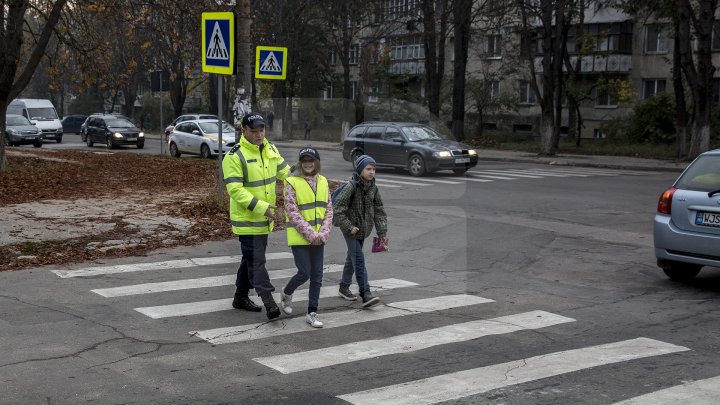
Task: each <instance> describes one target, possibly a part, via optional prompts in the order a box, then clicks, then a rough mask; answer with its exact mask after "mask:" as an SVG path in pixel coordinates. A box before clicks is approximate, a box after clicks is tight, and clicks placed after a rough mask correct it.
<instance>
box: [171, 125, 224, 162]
mask: <svg viewBox="0 0 720 405" xmlns="http://www.w3.org/2000/svg"><path fill="white" fill-rule="evenodd" d="M222 131H223V139H222V144H223V147H222V151H223V153H226V152H228V151H229V150H230V148H232V146H233V145H235V128H233V126H232V125H230V124H228V123H227V122H225V121H223V125H222ZM168 150H169V151H170V156H173V157H180V155H182V154H183V153H187V154H192V155H200V156H201V157H203V158H206V159H209V158H211V157H213V156H217V154H218V153H219V151H220V148H219V147H218V122H217V121H216V120H212V119H205V120H191V121H185V122H180V123H179V124H177V126H175V128H174V129H173V131H172V132H171V133H170V138H169V139H168Z"/></svg>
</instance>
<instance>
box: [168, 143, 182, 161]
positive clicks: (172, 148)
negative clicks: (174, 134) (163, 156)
mask: <svg viewBox="0 0 720 405" xmlns="http://www.w3.org/2000/svg"><path fill="white" fill-rule="evenodd" d="M170 156H172V157H176V158H179V157H180V152H179V151H178V148H177V145H175V142H170Z"/></svg>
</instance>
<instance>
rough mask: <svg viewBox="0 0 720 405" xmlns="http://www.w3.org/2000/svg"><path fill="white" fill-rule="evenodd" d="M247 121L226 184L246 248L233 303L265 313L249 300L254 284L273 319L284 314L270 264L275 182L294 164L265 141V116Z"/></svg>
mask: <svg viewBox="0 0 720 405" xmlns="http://www.w3.org/2000/svg"><path fill="white" fill-rule="evenodd" d="M241 125H242V128H243V134H242V136H240V141H239V142H238V143H237V144H236V145H235V146H234V147H233V148H232V149H231V150H230V152H228V154H227V156H225V158H224V159H223V163H222V169H223V176H224V179H225V187H226V188H227V191H228V193H229V194H230V223H231V225H232V231H233V233H234V234H235V235H238V239H239V240H240V249H241V251H242V260H241V261H240V268H238V272H237V279H236V281H235V286H236V287H237V289H236V291H235V297H234V299H233V303H232V305H233V307H234V308H237V309H245V310H248V311H253V312H260V311H261V308H260V307H259V306H257V305H255V303H254V302H253V301H252V300H251V299H250V298H248V291H249V290H250V288H253V287H254V288H255V291H256V292H257V294H258V296H260V298H261V299H262V301H263V304H264V305H265V310H266V312H267V317H268V319H270V320H272V319H275V318H277V317H279V316H280V309H279V308H278V306H277V304H276V303H275V300H274V299H273V297H272V292H273V291H275V287H273V285H272V284H271V283H270V277H269V275H268V272H267V269H266V268H265V250H266V248H267V241H268V234H269V233H270V232H272V229H273V217H274V214H275V199H276V195H275V182H276V181H277V180H278V179H279V180H285V178H287V176H288V172H289V171H290V166H289V165H288V164H287V163H285V160H284V159H283V157H282V156H280V153H279V152H278V150H277V148H275V145H273V144H271V143H270V142H268V141H267V139H265V120H263V117H262V116H261V115H260V114H258V113H255V112H251V113H248V114H245V116H243V118H242V121H241Z"/></svg>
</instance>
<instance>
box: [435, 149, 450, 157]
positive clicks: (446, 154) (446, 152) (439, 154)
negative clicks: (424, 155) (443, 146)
mask: <svg viewBox="0 0 720 405" xmlns="http://www.w3.org/2000/svg"><path fill="white" fill-rule="evenodd" d="M433 156H435V157H450V156H451V154H450V151H449V150H444V151H441V152H434V153H433Z"/></svg>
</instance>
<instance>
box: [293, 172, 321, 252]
mask: <svg viewBox="0 0 720 405" xmlns="http://www.w3.org/2000/svg"><path fill="white" fill-rule="evenodd" d="M285 181H286V182H287V183H289V184H290V185H291V186H292V188H293V189H294V190H295V200H296V201H297V206H298V210H299V211H300V215H302V217H303V218H305V220H306V221H307V222H308V223H309V224H310V226H312V228H313V229H314V230H315V232H319V231H320V228H322V224H323V221H324V220H325V210H326V209H327V205H328V181H327V179H326V178H325V177H324V176H322V175H319V174H318V175H317V186H316V187H315V189H316V191H313V190H312V187H310V184H308V182H307V180H305V179H304V178H303V177H299V176H290V177H288V178H287V179H286V180H285ZM285 220H286V222H287V224H288V226H286V227H285V229H286V231H287V240H288V246H302V245H309V244H310V241H308V240H307V239H305V237H304V236H302V234H301V233H300V232H298V230H297V229H295V227H293V226H290V221H289V220H288V217H287V214H285Z"/></svg>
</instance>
